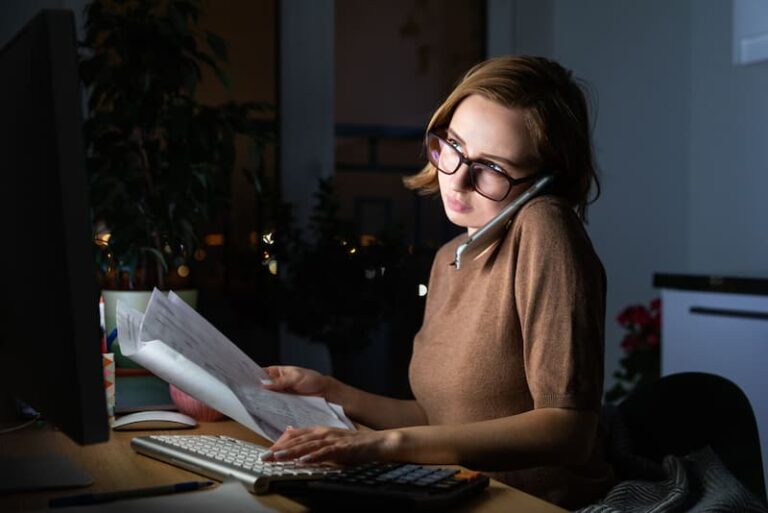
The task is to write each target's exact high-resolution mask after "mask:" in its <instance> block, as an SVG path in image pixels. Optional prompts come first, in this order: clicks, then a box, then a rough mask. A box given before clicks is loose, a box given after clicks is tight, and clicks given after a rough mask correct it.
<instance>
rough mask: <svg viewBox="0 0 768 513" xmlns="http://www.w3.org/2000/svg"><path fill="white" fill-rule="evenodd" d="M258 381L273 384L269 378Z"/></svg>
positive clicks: (263, 383)
mask: <svg viewBox="0 0 768 513" xmlns="http://www.w3.org/2000/svg"><path fill="white" fill-rule="evenodd" d="M259 381H261V384H262V385H272V384H273V383H272V380H271V379H261V380H259Z"/></svg>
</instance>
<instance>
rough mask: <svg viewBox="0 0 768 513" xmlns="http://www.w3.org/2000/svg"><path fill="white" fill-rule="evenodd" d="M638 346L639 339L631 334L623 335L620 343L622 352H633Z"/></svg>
mask: <svg viewBox="0 0 768 513" xmlns="http://www.w3.org/2000/svg"><path fill="white" fill-rule="evenodd" d="M639 345H640V339H639V338H638V337H637V336H635V335H633V334H631V333H627V334H626V335H624V340H622V341H621V348H622V349H624V351H633V350H634V349H635V348H636V347H637V346H639Z"/></svg>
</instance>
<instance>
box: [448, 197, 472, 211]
mask: <svg viewBox="0 0 768 513" xmlns="http://www.w3.org/2000/svg"><path fill="white" fill-rule="evenodd" d="M445 204H446V205H447V206H448V208H449V209H450V210H453V211H454V212H458V213H460V214H463V213H465V212H469V211H470V207H469V205H467V204H466V203H464V202H462V201H460V200H458V199H456V198H452V197H450V196H448V197H447V198H445Z"/></svg>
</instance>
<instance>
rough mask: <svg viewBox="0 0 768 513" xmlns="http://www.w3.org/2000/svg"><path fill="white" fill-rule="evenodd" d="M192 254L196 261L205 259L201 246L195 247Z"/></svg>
mask: <svg viewBox="0 0 768 513" xmlns="http://www.w3.org/2000/svg"><path fill="white" fill-rule="evenodd" d="M194 256H195V260H197V261H198V262H202V261H203V260H205V257H206V254H205V250H204V249H203V248H197V249H196V250H195V255H194Z"/></svg>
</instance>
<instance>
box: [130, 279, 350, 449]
mask: <svg viewBox="0 0 768 513" xmlns="http://www.w3.org/2000/svg"><path fill="white" fill-rule="evenodd" d="M117 332H118V336H119V337H120V349H121V351H122V352H123V355H125V356H127V357H128V358H130V359H131V360H133V361H135V362H136V363H138V364H139V365H141V366H142V367H145V368H147V369H149V370H150V371H151V372H152V373H154V374H155V375H157V376H159V377H160V378H162V379H163V380H165V381H167V382H169V383H172V384H173V385H175V386H176V387H178V388H180V389H181V390H183V391H184V392H186V393H187V394H189V395H191V396H192V397H195V398H196V399H198V400H200V401H202V402H204V403H206V404H208V405H209V406H211V407H212V408H215V409H216V410H218V411H220V412H221V413H223V414H224V415H227V416H228V417H231V418H232V419H234V420H236V421H237V422H239V423H241V424H243V425H244V426H246V427H248V428H250V429H251V430H253V431H255V432H256V433H258V434H260V435H262V436H264V437H265V438H268V439H270V440H273V441H274V440H276V439H277V438H278V437H279V436H280V434H281V433H282V432H283V431H284V430H285V428H286V427H288V426H293V427H309V426H331V427H339V428H346V429H354V426H353V425H352V423H351V422H350V420H349V419H348V418H347V417H346V415H345V414H344V410H343V409H342V408H341V407H340V406H339V405H335V404H333V405H332V404H330V403H328V402H327V401H326V400H325V399H323V398H322V397H310V396H300V395H294V394H286V393H281V392H273V391H271V390H266V389H264V388H263V387H262V386H261V380H262V379H268V378H269V376H268V374H267V373H266V372H265V371H264V369H262V368H261V367H259V365H257V364H256V363H255V362H254V361H253V360H251V359H250V358H249V357H248V356H247V355H246V354H245V353H243V352H242V351H241V350H240V348H238V347H237V346H236V345H235V344H233V343H232V342H231V341H230V340H229V339H227V337H225V336H224V335H223V334H222V333H221V332H219V331H218V330H217V329H216V328H215V327H214V326H213V325H211V324H210V323H209V322H208V321H206V320H205V319H204V318H203V317H202V316H201V315H200V314H199V313H197V312H196V311H195V310H194V309H193V308H192V307H190V306H189V305H187V304H186V303H185V302H184V301H183V300H182V299H181V298H180V297H179V296H177V295H176V294H174V293H173V292H170V293H169V294H168V297H166V296H165V295H164V294H163V293H162V292H160V291H158V290H157V289H155V290H154V291H153V292H152V297H151V299H150V300H149V304H148V305H147V309H146V313H144V314H142V313H141V312H138V311H136V310H134V309H132V308H130V307H128V306H126V305H124V304H121V303H118V305H117Z"/></svg>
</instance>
